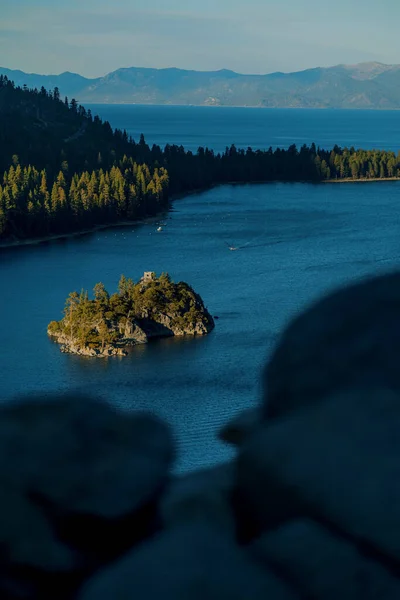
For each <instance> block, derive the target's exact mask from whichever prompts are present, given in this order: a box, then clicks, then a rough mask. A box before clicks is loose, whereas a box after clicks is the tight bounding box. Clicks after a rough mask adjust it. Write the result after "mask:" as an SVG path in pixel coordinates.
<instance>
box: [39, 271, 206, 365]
mask: <svg viewBox="0 0 400 600" xmlns="http://www.w3.org/2000/svg"><path fill="white" fill-rule="evenodd" d="M213 327H214V320H213V318H212V316H211V315H210V313H209V312H208V310H207V309H206V308H205V306H204V303H203V300H202V299H201V298H200V296H199V295H198V294H196V292H195V291H194V290H193V289H192V288H191V287H190V286H189V285H188V284H187V283H185V282H183V281H181V282H179V283H173V282H172V280H171V278H170V276H169V275H168V273H162V274H161V275H160V276H159V277H157V276H156V274H155V273H153V272H147V273H144V276H143V277H142V278H141V279H140V280H139V281H138V282H137V283H136V284H135V283H134V282H133V280H132V279H130V278H126V277H125V276H124V275H122V276H121V278H120V280H119V283H118V291H117V292H116V293H115V294H112V295H111V296H110V294H109V293H108V291H107V290H106V289H105V287H104V285H103V284H102V283H97V284H96V285H95V286H94V288H93V298H92V299H90V298H89V294H88V292H87V291H86V290H82V291H81V292H80V293H78V292H72V293H71V294H69V296H68V298H67V301H66V304H65V308H64V317H63V318H62V319H61V321H51V323H49V326H48V330H47V332H48V334H49V335H50V336H51V337H53V338H54V339H55V340H56V341H57V342H58V343H59V344H61V351H62V352H68V353H72V354H80V355H84V356H99V357H101V356H102V357H104V356H112V355H124V354H126V350H125V349H126V348H127V347H129V346H133V345H135V344H143V343H146V342H147V341H148V340H149V339H151V338H158V337H169V336H173V335H175V336H183V335H205V334H207V333H209V332H210V331H211V330H212V329H213Z"/></svg>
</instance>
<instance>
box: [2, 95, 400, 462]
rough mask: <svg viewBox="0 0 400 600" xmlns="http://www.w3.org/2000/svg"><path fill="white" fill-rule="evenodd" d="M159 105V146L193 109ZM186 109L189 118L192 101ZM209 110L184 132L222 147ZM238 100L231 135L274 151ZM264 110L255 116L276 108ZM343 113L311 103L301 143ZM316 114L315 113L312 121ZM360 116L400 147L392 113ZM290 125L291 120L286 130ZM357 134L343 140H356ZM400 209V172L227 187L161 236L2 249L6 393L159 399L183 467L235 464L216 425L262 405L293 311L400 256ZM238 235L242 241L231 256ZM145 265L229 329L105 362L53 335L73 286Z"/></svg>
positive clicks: (128, 231) (172, 216) (123, 231)
mask: <svg viewBox="0 0 400 600" xmlns="http://www.w3.org/2000/svg"><path fill="white" fill-rule="evenodd" d="M145 108H146V111H145V112H146V114H147V117H146V118H144V117H143V120H142V125H143V127H140V126H139V125H137V124H136V125H135V127H139V129H141V128H142V129H143V130H144V133H145V134H146V135H147V137H148V138H149V141H150V142H153V141H154V142H158V143H161V142H160V139H161V138H162V137H163V136H164V135H165V136H166V135H167V133H168V132H169V127H170V123H169V121H168V119H166V118H164V119H163V118H161V117H160V115H162V114H164V115H167V114H170V111H172V112H174V111H175V112H174V114H175V115H176V119H178V113H179V111H178V109H176V108H175V107H145ZM128 109H130V110H128ZM142 109H143V107H126V106H125V107H121V111H122V112H121V114H120V115H119V116H117V113H118V110H119V107H115V106H112V107H102V109H101V110H102V111H103V112H104V114H102V116H104V117H106V118H109V119H110V121H111V123H112V125H113V126H122V123H121V122H120V123H118V122H113V120H112V119H111V118H110V115H111V114H113V115H115V119H116V121H118V119H119V120H120V121H123V120H125V121H126V124H125V126H126V127H127V129H130V131H132V132H133V133H134V131H133V129H132V128H133V123H134V122H135V123H136V122H137V121H138V115H139V116H140V111H142ZM153 110H154V111H155V112H154V113H153V112H152V111H153ZM179 110H180V111H182V115H183V116H182V117H181V118H182V119H183V121H185V119H186V116H187V115H188V114H189V113H190V110H189V108H180V109H179ZM197 110H198V109H193V112H192V115H194V116H195V119H194V120H193V119H192V120H190V119H189V122H188V123H186V121H185V123H186V124H185V126H184V128H183V129H181V130H179V128H178V127H177V128H176V130H175V134H174V135H175V138H174V137H173V136H171V137H170V138H169V139H170V141H171V142H172V143H181V142H182V143H183V142H184V141H185V140H186V141H187V144H186V145H187V146H191V147H194V146H196V145H197V144H198V139H199V136H200V137H201V135H204V136H205V137H206V138H207V139H208V141H209V143H208V145H209V146H211V147H215V148H218V144H219V140H220V136H218V135H214V134H215V127H216V123H215V121H214V117H215V115H216V114H217V112H214V111H220V112H221V113H223V112H224V110H223V109H214V108H212V109H211V108H207V109H204V111H202V110H201V111H200V113H199V112H197ZM238 110H239V109H225V111H227V112H230V111H236V113H235V114H236V115H240V114H243V119H244V123H243V122H241V121H240V118H239V116H237V117H236V125H235V123H234V122H230V125H229V127H230V129H229V131H228V129H227V130H226V131H225V132H224V133H223V138H224V140H225V139H228V137H229V136H230V138H231V139H230V142H234V143H236V144H237V145H240V144H241V143H242V141H243V144H246V145H249V144H252V145H254V146H256V147H260V146H261V145H262V144H263V143H264V142H263V140H264V139H265V135H264V134H263V130H261V129H260V131H259V135H258V137H253V136H257V132H256V125H255V124H254V123H253V124H250V125H249V136H248V139H247V138H246V137H245V130H246V119H247V118H248V117H247V115H248V114H249V112H248V111H251V109H241V111H242V112H240V111H239V112H237V111H238ZM107 111H109V115H108V116H107V114H105V113H107ZM130 111H131V112H130ZM138 111H139V112H138ZM252 112H253V113H254V115H257V116H256V117H255V119H259V118H260V117H259V116H258V115H262V114H263V113H264V114H266V115H267V114H268V113H269V114H271V111H262V110H255V111H252ZM295 112H297V114H298V119H301V115H304V114H306V113H305V111H276V116H275V119H274V121H275V122H274V131H275V134H274V135H275V136H278V131H279V119H280V115H283V114H284V115H287V114H288V113H290V115H295ZM331 112H333V111H330V112H328V111H307V113H308V116H307V118H306V121H305V122H304V123H303V125H302V124H301V120H300V121H299V120H298V122H297V125H296V127H295V128H294V129H295V130H296V131H295V132H294V137H293V141H296V136H297V137H299V139H300V138H301V140H300V141H299V143H302V142H303V141H305V142H307V143H308V142H309V141H310V140H309V138H306V134H307V135H308V133H307V132H310V131H311V132H313V131H314V132H316V131H317V130H320V131H321V133H320V135H321V142H320V143H321V144H322V140H323V138H324V136H325V139H328V138H329V136H330V135H331V133H330V132H331V128H332V122H331V118H330V113H331ZM199 114H201V115H203V116H202V117H199ZM232 114H234V113H232ZM312 114H313V115H314V117H315V121H314V122H313V124H312V125H310V121H313V116H312ZM335 114H338V115H340V114H341V113H340V112H339V111H337V112H336V113H335ZM346 114H347V111H346ZM346 114H345V113H343V119H344V120H346V118H347V117H346ZM351 114H352V115H353V133H352V135H353V137H354V138H355V139H359V140H361V141H360V142H359V145H363V146H364V147H367V146H369V147H374V146H376V147H378V146H379V147H385V148H388V147H391V148H393V149H396V146H395V144H394V135H392V130H390V132H389V133H387V139H386V140H385V139H384V135H386V134H385V133H384V132H385V131H386V129H385V125H384V124H385V123H386V118H387V113H383V112H379V113H371V112H369V113H368V115H369V119H370V122H371V127H370V130H368V127H367V126H366V127H365V128H364V126H363V127H362V128H361V130H358V129H357V128H356V127H355V125H354V122H355V121H354V119H357V118H359V117H358V116H357V115H358V114H359V113H358V112H352V113H351ZM391 114H392V117H391V118H392V119H393V120H394V121H395V122H396V123H397V125H393V130H395V129H396V127H397V126H398V124H399V119H400V113H395V114H393V113H391ZM157 115H158V116H157ZM185 115H186V116H185ZM209 115H211V122H209V121H208V120H207V119H208V116H209ZM322 115H325V117H326V121H325V122H324V121H323V119H322ZM363 118H364V117H363ZM365 118H366V116H365ZM157 119H159V122H158V131H159V133H158V134H156V133H155V130H156V120H157ZM201 119H203V121H202V126H201ZM221 119H222V121H223V119H225V117H223V118H222V117H221ZM199 120H200V122H199ZM150 121H151V122H152V125H151V127H153V130H154V134H153V135H154V138H153V139H151V136H150V129H148V131H147V132H146V130H145V128H144V125H145V124H146V123H147V126H149V125H148V124H149V123H150ZM194 121H195V122H194ZM226 122H228V121H226ZM379 122H380V123H381V125H382V128H380V127H379ZM302 127H303V129H302ZM347 127H348V133H347V134H346V135H350V122H349V123H348V124H347V125H346V127H345V126H344V125H343V127H342V129H340V128H339V130H338V138H340V135H342V136H345V130H347V129H346V128H347ZM286 129H287V122H286V116H285V118H284V119H283V120H282V123H281V131H282V132H285V131H286ZM200 130H201V132H200ZM367 130H368V131H369V133H367ZM190 131H192V132H193V133H192V137H190ZM371 131H372V132H374V131H375V132H376V136H377V137H376V138H374V137H373V135H374V134H373V133H371ZM382 132H383V133H382ZM216 133H217V134H218V131H217V132H216ZM378 134H379V135H378ZM157 135H158V137H157ZM282 135H283V134H282ZM285 135H286V134H285ZM287 135H289V132H288V134H287ZM332 135H333V134H332ZM368 135H369V136H370V138H369V139H370V143H367V141H366V140H367V138H368ZM275 139H276V138H275ZM314 139H315V138H314ZM343 139H344V137H343ZM343 139H338V140H337V141H338V143H344V142H343ZM398 139H400V137H398ZM241 140H242V141H241ZM246 140H247V141H246ZM335 141H336V140H335ZM230 142H229V143H230ZM239 142H240V143H239ZM316 142H317V143H319V142H318V140H316ZM223 143H224V144H225V141H224V142H223ZM269 144H272V138H271V137H270V138H268V142H267V145H269ZM354 144H355V145H358V144H357V143H356V142H354ZM399 206H400V184H399V183H397V182H381V183H368V184H365V183H361V184H319V185H312V184H283V183H271V184H266V185H245V186H221V187H217V188H215V189H213V190H210V191H207V192H205V193H202V194H196V195H192V196H189V197H187V198H183V199H180V200H177V201H175V203H174V205H173V208H172V210H171V211H170V212H169V213H168V215H166V217H165V219H166V220H165V222H166V223H167V225H166V227H165V228H164V229H163V231H161V232H157V231H156V221H155V220H154V221H150V222H147V223H143V224H138V225H136V226H133V227H132V226H127V227H122V228H118V229H109V230H106V231H101V232H96V233H93V234H89V235H85V236H80V237H76V238H70V239H67V240H63V241H61V240H60V241H55V242H47V243H43V244H40V245H35V246H25V247H20V248H10V249H2V250H0V285H1V295H0V336H1V344H0V372H1V391H2V396H3V398H8V397H10V396H12V395H15V394H19V393H25V392H29V391H37V392H41V393H48V392H50V391H60V390H67V389H73V390H79V391H82V392H88V393H91V394H94V395H97V396H100V397H103V398H105V399H106V400H108V401H109V402H111V403H112V404H113V405H115V406H117V407H119V408H122V409H125V410H134V409H138V408H139V409H148V410H150V411H153V412H156V413H157V414H159V415H161V416H162V417H164V418H165V419H167V420H168V422H170V423H171V425H172V427H173V429H174V432H175V435H176V438H177V442H178V445H179V459H178V463H177V469H178V470H188V469H191V468H193V467H197V466H199V465H207V464H213V463H215V462H217V461H220V460H224V459H226V458H227V457H229V456H230V450H229V448H227V447H225V446H224V445H222V444H221V443H219V442H218V441H217V440H216V438H215V431H216V429H217V428H218V427H219V426H220V425H221V424H222V423H224V422H225V421H226V420H227V419H228V418H229V417H230V416H231V415H233V414H235V413H237V412H238V411H240V410H241V409H243V408H245V407H248V406H251V405H252V404H254V403H256V402H257V401H258V399H259V395H260V390H259V375H260V369H261V367H262V365H263V364H264V362H265V360H266V358H267V356H268V354H269V353H270V352H271V349H272V348H273V345H274V344H275V342H276V340H277V337H278V335H279V331H280V330H281V328H282V326H283V325H284V324H285V323H286V322H287V320H288V319H289V318H290V316H291V315H293V314H294V313H295V312H296V311H298V310H299V309H300V308H301V307H303V306H304V305H305V304H307V303H308V302H309V301H310V300H312V299H313V298H315V297H317V296H318V295H319V294H320V293H322V292H323V291H325V290H327V289H331V288H332V287H334V286H336V285H338V284H340V283H343V282H345V281H349V280H352V279H354V278H358V277H361V276H363V275H366V274H368V273H373V272H377V271H380V270H387V269H391V268H394V267H399V266H400V235H399V231H400V217H399ZM226 243H228V244H234V245H235V246H239V247H240V248H239V250H238V251H235V252H230V251H229V249H228V248H227V245H226ZM145 270H155V271H156V272H158V273H160V272H161V271H168V272H169V273H170V274H171V275H172V277H173V279H175V280H184V281H187V282H188V283H190V284H191V285H192V286H193V287H194V289H195V290H196V291H198V292H199V293H200V294H201V296H202V297H203V299H204V300H205V302H206V304H207V306H208V308H209V309H210V311H211V313H212V314H214V315H218V316H219V319H218V320H217V321H216V328H215V330H214V331H213V332H212V333H211V334H210V335H208V336H205V337H204V338H194V339H190V338H188V339H167V340H161V341H159V342H155V343H152V344H149V345H146V346H138V347H136V348H134V349H133V351H132V352H131V354H130V355H129V356H128V357H123V358H112V359H103V360H101V359H97V360H96V359H84V358H80V357H74V356H69V355H65V354H62V353H60V351H59V348H58V346H57V345H56V344H54V343H53V342H51V341H50V340H49V339H48V338H47V335H46V325H47V323H48V322H49V321H50V320H52V319H57V318H60V317H61V311H62V308H63V304H64V301H65V298H66V296H67V294H68V293H69V292H70V291H72V290H74V289H77V290H80V289H81V288H82V287H84V288H88V289H91V288H92V287H93V285H94V284H95V283H96V282H98V281H102V282H103V283H104V284H105V285H106V287H107V288H108V289H109V290H110V291H113V290H114V289H115V287H116V285H117V281H118V279H119V276H120V275H121V273H125V274H126V275H129V276H132V277H133V278H134V279H135V280H137V279H138V278H139V277H140V276H141V275H142V273H143V271H145Z"/></svg>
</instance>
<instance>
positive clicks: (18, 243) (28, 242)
mask: <svg viewBox="0 0 400 600" xmlns="http://www.w3.org/2000/svg"><path fill="white" fill-rule="evenodd" d="M378 181H400V177H376V178H370V179H367V178H362V179H352V178H350V177H348V178H345V179H321V180H319V181H314V182H295V181H290V182H282V183H317V184H320V183H368V182H378ZM266 183H276V180H274V181H271V180H269V181H246V182H237V181H226V182H224V183H214V184H212V185H209V186H207V187H204V188H197V189H193V190H189V191H187V192H180V193H178V194H174V195H173V196H171V198H170V200H169V202H170V203H172V202H174V201H175V200H180V199H182V198H186V197H187V196H192V195H193V194H200V193H202V192H207V191H209V190H212V189H213V188H215V187H219V186H222V185H257V184H266ZM170 208H171V206H170V207H169V208H165V211H168V210H169V209H170ZM163 212H164V211H162V212H160V213H158V214H155V215H153V216H149V217H143V218H142V219H134V220H132V221H117V222H115V223H103V224H102V225H94V226H93V227H90V228H89V229H83V230H81V231H71V232H70V233H56V234H54V235H49V236H45V237H43V236H42V237H38V238H26V239H23V240H13V241H9V242H0V251H1V250H2V249H3V248H4V249H6V248H20V247H22V246H34V245H38V244H43V243H45V242H54V241H57V240H63V239H65V240H66V239H70V238H73V237H78V236H81V235H88V234H90V233H95V232H96V231H103V230H105V229H114V228H116V227H130V226H132V225H140V224H146V223H152V222H156V221H158V219H159V218H160V216H161V214H162V213H163Z"/></svg>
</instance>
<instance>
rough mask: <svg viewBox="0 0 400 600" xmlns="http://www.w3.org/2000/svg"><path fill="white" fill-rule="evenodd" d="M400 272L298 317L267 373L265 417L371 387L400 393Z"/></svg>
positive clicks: (341, 292)
mask: <svg viewBox="0 0 400 600" xmlns="http://www.w3.org/2000/svg"><path fill="white" fill-rule="evenodd" d="M399 337H400V273H398V272H394V273H389V274H385V275H380V276H377V277H373V278H368V279H365V280H362V281H360V282H357V283H354V284H352V285H350V286H347V287H343V288H340V289H339V290H337V291H335V292H333V293H331V294H329V295H327V296H325V297H324V298H322V299H321V300H318V301H317V302H315V303H314V304H313V305H312V306H310V307H309V308H308V309H307V310H305V311H304V312H302V313H301V314H300V315H299V316H297V317H295V318H294V319H293V320H292V322H291V323H290V324H289V325H288V327H287V328H286V330H285V331H284V332H283V335H282V336H281V340H280V342H279V344H278V346H277V347H276V349H275V352H274V353H273V355H272V357H271V360H270V361H269V362H268V364H267V366H266V368H265V373H264V387H265V399H264V415H265V417H266V418H268V417H276V416H279V415H283V414H285V413H286V412H288V411H290V410H293V409H295V408H298V407H301V406H303V405H305V404H311V403H314V402H317V401H318V400H319V399H320V398H322V397H323V396H325V395H326V394H331V393H333V392H335V391H338V390H341V389H348V388H350V387H352V388H355V389H368V388H369V387H370V386H371V385H373V386H383V387H384V388H392V389H395V390H398V391H399V392H400V369H399V364H400V345H399Z"/></svg>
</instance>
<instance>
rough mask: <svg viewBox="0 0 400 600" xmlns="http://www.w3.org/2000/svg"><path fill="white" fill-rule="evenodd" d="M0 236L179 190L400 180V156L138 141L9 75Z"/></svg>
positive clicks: (143, 208) (66, 224)
mask: <svg viewBox="0 0 400 600" xmlns="http://www.w3.org/2000/svg"><path fill="white" fill-rule="evenodd" d="M0 117H1V120H0V169H1V170H3V171H4V176H3V178H2V180H0V241H3V242H4V241H8V240H9V241H11V240H23V239H26V238H35V237H47V236H52V235H57V234H68V233H73V232H79V231H82V230H88V229H90V228H94V227H96V226H100V225H108V224H109V225H112V224H114V223H117V222H121V221H122V222H123V221H125V220H126V221H132V220H136V219H141V218H143V217H147V216H151V215H156V214H158V213H159V212H160V211H162V210H165V209H166V208H167V207H168V205H169V201H170V199H171V198H172V197H174V196H176V195H178V194H179V195H182V194H185V193H189V192H191V191H194V190H202V189H207V188H209V187H211V186H213V185H218V184H224V183H256V182H268V181H288V182H295V181H307V182H315V183H318V182H322V181H329V180H334V181H349V180H350V181H356V180H361V181H368V180H377V179H378V180H379V179H382V180H383V179H394V178H399V177H400V153H398V154H397V155H396V154H395V153H394V152H391V151H384V150H362V149H358V150H356V149H355V148H353V147H351V148H340V147H338V146H334V148H333V149H332V150H324V149H321V148H319V147H316V146H315V144H311V145H310V146H306V145H303V146H302V147H301V148H299V149H298V148H297V147H296V146H295V145H292V146H290V147H289V148H287V149H281V148H277V149H275V150H273V149H272V148H269V149H268V150H265V151H262V150H252V149H251V148H247V149H246V150H244V149H237V148H236V147H235V146H234V145H232V146H231V147H230V148H226V150H225V152H223V153H214V151H212V150H209V149H208V148H199V149H198V151H197V152H196V153H192V152H191V151H185V149H184V148H183V147H182V146H176V145H169V144H167V145H166V146H165V148H164V149H162V148H161V147H160V146H157V145H153V146H152V147H150V146H149V145H148V144H146V142H145V140H144V137H143V136H141V138H140V140H139V142H138V143H136V142H135V141H134V140H133V139H132V138H131V137H129V136H128V135H127V133H126V131H121V130H118V129H116V130H114V131H113V130H112V128H111V126H110V124H109V123H108V122H107V121H106V122H103V121H102V120H101V119H100V118H99V117H97V116H94V117H93V116H92V114H91V112H90V110H86V109H85V108H84V107H82V106H80V105H78V103H77V102H76V100H75V99H71V101H69V100H68V98H64V99H61V98H60V94H59V92H58V90H57V88H55V89H54V90H53V91H51V92H48V91H46V90H45V89H44V88H42V89H41V90H36V89H35V90H29V89H27V88H26V87H24V88H20V87H15V85H14V84H13V83H12V82H11V81H9V80H8V79H7V77H3V76H0Z"/></svg>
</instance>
